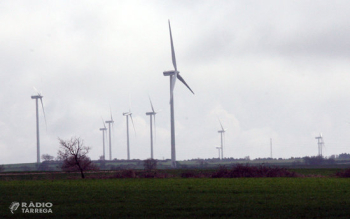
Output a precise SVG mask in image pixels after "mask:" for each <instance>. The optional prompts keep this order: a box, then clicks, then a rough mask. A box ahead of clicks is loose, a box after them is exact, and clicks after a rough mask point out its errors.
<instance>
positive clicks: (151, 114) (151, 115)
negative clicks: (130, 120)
mask: <svg viewBox="0 0 350 219" xmlns="http://www.w3.org/2000/svg"><path fill="white" fill-rule="evenodd" d="M149 102H150V103H151V108H152V112H147V113H146V115H147V116H149V119H150V132H151V159H153V128H152V117H153V119H154V131H155V130H156V114H157V113H158V112H156V111H154V108H153V104H152V101H151V98H150V97H149Z"/></svg>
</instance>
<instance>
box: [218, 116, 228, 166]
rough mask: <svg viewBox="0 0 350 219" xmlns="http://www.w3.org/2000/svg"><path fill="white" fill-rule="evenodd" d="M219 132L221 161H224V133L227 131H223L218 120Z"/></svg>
mask: <svg viewBox="0 0 350 219" xmlns="http://www.w3.org/2000/svg"><path fill="white" fill-rule="evenodd" d="M219 122H220V126H221V130H219V131H218V133H220V135H221V159H224V138H225V132H226V130H227V129H224V127H223V126H222V124H221V121H220V119H219Z"/></svg>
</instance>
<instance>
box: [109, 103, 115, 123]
mask: <svg viewBox="0 0 350 219" xmlns="http://www.w3.org/2000/svg"><path fill="white" fill-rule="evenodd" d="M109 111H110V113H111V121H112V122H114V121H113V116H112V107H111V106H109Z"/></svg>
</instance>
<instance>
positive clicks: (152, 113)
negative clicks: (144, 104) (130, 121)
mask: <svg viewBox="0 0 350 219" xmlns="http://www.w3.org/2000/svg"><path fill="white" fill-rule="evenodd" d="M155 114H156V113H154V112H148V113H146V115H147V116H149V115H155Z"/></svg>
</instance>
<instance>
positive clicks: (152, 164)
mask: <svg viewBox="0 0 350 219" xmlns="http://www.w3.org/2000/svg"><path fill="white" fill-rule="evenodd" d="M143 166H144V168H145V170H148V171H149V170H155V169H157V160H155V159H152V158H150V159H147V160H144V161H143Z"/></svg>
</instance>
